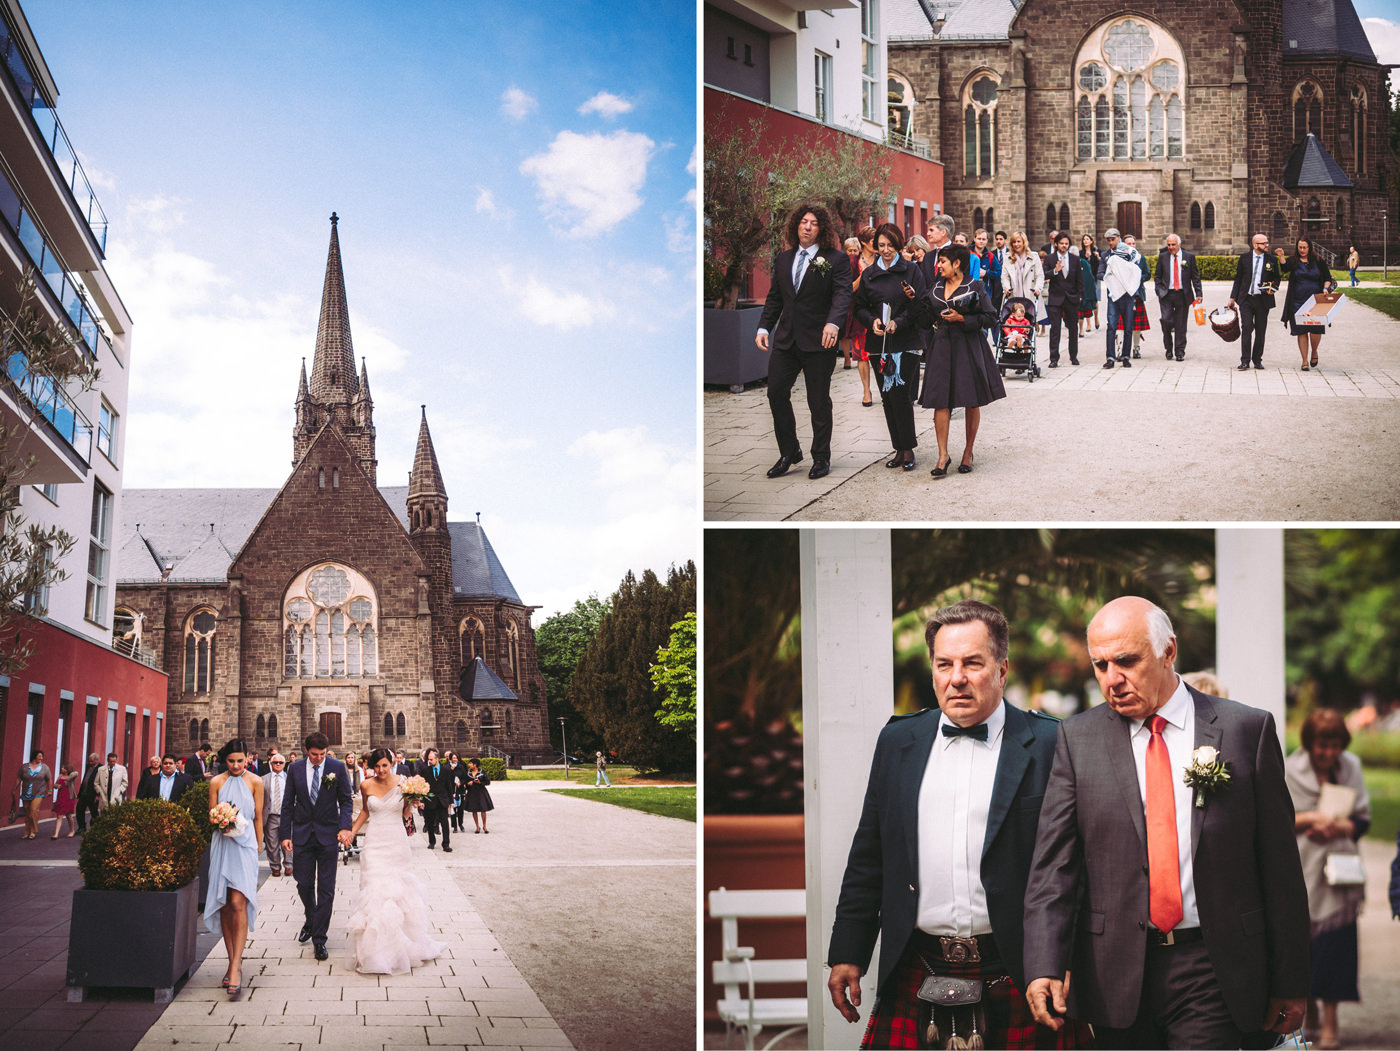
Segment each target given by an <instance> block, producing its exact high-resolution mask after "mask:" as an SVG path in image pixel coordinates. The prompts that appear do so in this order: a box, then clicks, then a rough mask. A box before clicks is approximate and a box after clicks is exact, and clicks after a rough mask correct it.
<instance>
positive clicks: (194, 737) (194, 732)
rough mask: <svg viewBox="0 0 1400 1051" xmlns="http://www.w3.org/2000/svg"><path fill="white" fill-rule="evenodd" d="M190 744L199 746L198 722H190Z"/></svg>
mask: <svg viewBox="0 0 1400 1051" xmlns="http://www.w3.org/2000/svg"><path fill="white" fill-rule="evenodd" d="M190 744H199V720H198V719H191V720H190Z"/></svg>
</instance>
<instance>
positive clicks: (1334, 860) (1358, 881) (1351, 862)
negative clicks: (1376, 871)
mask: <svg viewBox="0 0 1400 1051" xmlns="http://www.w3.org/2000/svg"><path fill="white" fill-rule="evenodd" d="M1322 875H1323V876H1324V877H1325V878H1326V880H1327V884H1328V886H1331V887H1359V886H1364V885H1365V883H1366V869H1365V868H1364V867H1363V866H1362V864H1361V855H1360V854H1328V855H1327V860H1326V862H1324V863H1323V866H1322Z"/></svg>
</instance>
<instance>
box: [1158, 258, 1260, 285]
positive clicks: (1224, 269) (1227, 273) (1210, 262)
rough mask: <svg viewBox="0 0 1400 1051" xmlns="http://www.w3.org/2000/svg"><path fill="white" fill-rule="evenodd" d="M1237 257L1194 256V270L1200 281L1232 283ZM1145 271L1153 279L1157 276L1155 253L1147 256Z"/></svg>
mask: <svg viewBox="0 0 1400 1051" xmlns="http://www.w3.org/2000/svg"><path fill="white" fill-rule="evenodd" d="M1239 259H1240V257H1239V256H1237V255H1198V256H1196V269H1197V270H1199V271H1200V272H1201V280H1202V281H1233V280H1234V279H1235V265H1236V264H1237V263H1238V262H1239ZM1147 269H1148V270H1149V271H1150V272H1151V274H1152V276H1153V277H1156V276H1157V253H1156V252H1152V253H1150V254H1149V255H1148V256H1147Z"/></svg>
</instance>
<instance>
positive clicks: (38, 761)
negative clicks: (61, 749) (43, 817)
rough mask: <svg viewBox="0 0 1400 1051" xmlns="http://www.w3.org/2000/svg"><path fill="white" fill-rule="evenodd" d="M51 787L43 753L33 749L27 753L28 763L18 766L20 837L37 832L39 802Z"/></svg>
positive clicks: (51, 781) (33, 835) (50, 778)
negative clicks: (21, 833) (21, 819)
mask: <svg viewBox="0 0 1400 1051" xmlns="http://www.w3.org/2000/svg"><path fill="white" fill-rule="evenodd" d="M52 787H53V771H52V770H50V769H49V767H48V764H47V763H45V762H44V753H43V752H41V751H39V750H38V749H35V750H34V751H33V752H31V753H30V755H29V763H28V765H26V766H21V767H20V768H19V783H18V787H17V788H16V791H17V792H18V794H19V805H20V810H21V812H22V813H23V814H24V835H23V836H22V837H20V838H21V839H33V838H34V837H35V836H36V835H38V833H39V804H41V803H42V802H43V801H44V796H46V795H48V794H49V790H50V789H51V788H52Z"/></svg>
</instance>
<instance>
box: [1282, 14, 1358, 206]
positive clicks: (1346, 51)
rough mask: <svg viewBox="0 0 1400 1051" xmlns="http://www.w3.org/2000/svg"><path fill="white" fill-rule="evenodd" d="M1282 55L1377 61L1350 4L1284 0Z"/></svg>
mask: <svg viewBox="0 0 1400 1051" xmlns="http://www.w3.org/2000/svg"><path fill="white" fill-rule="evenodd" d="M1283 54H1284V57H1285V58H1287V57H1288V56H1290V55H1345V56H1347V57H1348V58H1359V59H1361V60H1362V61H1364V62H1375V61H1376V53H1375V52H1374V51H1372V50H1371V41H1370V40H1368V39H1367V37H1366V30H1365V29H1364V28H1362V25H1361V19H1360V18H1358V17H1357V15H1356V8H1354V7H1352V6H1351V0H1283ZM1348 185H1350V184H1349V183H1348Z"/></svg>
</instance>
